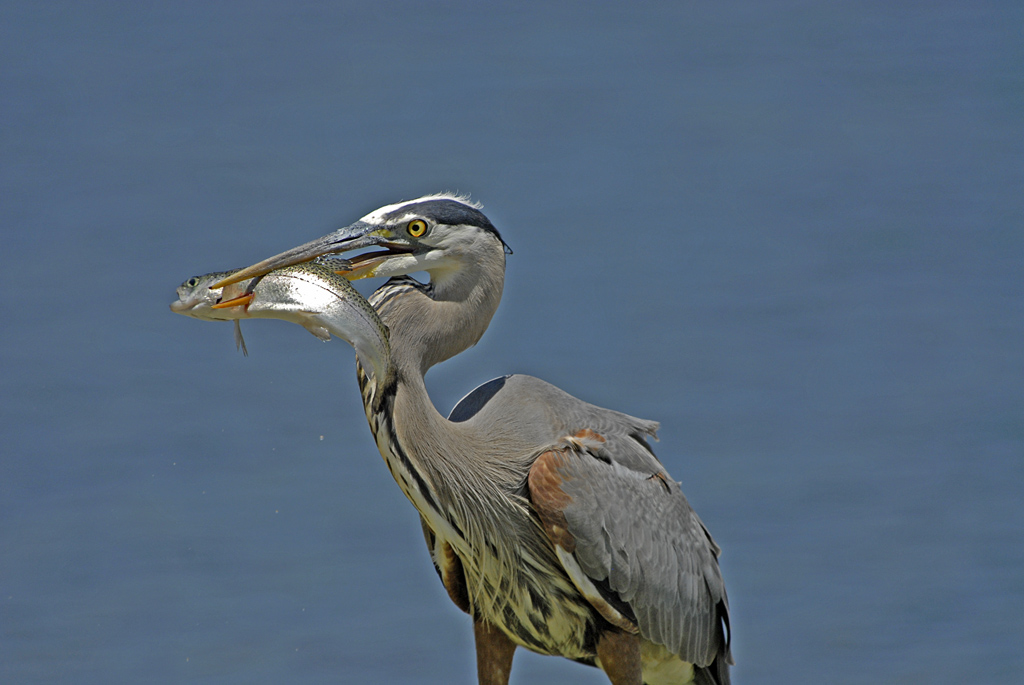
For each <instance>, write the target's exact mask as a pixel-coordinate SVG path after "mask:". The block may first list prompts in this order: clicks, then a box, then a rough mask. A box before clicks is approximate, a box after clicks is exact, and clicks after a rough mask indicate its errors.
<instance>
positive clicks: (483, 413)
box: [449, 375, 732, 666]
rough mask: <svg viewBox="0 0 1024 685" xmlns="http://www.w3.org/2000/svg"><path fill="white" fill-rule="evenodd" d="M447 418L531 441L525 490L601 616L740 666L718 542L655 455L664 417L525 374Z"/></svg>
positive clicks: (502, 381)
mask: <svg viewBox="0 0 1024 685" xmlns="http://www.w3.org/2000/svg"><path fill="white" fill-rule="evenodd" d="M449 419H450V420H451V421H454V422H457V423H463V422H464V423H467V424H470V425H472V424H477V425H479V426H481V427H486V426H488V425H496V424H503V425H505V426H506V427H507V428H508V431H507V432H508V433H509V434H512V435H515V436H516V438H517V439H518V440H522V445H524V446H525V445H532V446H533V447H532V450H533V454H534V455H536V459H535V460H534V461H532V466H531V467H530V474H529V478H528V488H529V497H530V499H531V501H532V502H533V504H534V507H535V509H537V511H538V513H539V515H540V517H541V519H542V522H543V523H544V526H545V530H546V531H547V533H548V537H549V538H550V539H551V541H552V543H553V544H555V546H556V550H557V549H558V548H559V547H560V548H561V549H562V551H561V552H560V553H559V558H560V559H561V560H562V563H563V566H565V567H566V572H567V573H568V574H569V575H570V577H572V578H573V580H574V582H577V585H578V586H579V585H588V586H589V587H588V588H585V589H584V588H581V592H582V593H583V594H584V596H586V597H587V599H588V600H590V601H591V603H593V604H594V605H595V608H597V609H598V611H600V612H601V613H602V614H603V615H604V616H605V618H608V619H609V620H610V622H611V623H613V624H615V625H618V626H620V627H622V628H624V629H627V630H628V629H629V627H630V624H635V626H636V627H637V628H639V632H640V633H641V635H642V636H643V637H644V638H646V639H648V640H651V641H653V642H657V643H659V644H662V645H665V646H666V647H668V648H669V649H670V650H671V651H672V652H673V653H675V654H678V655H679V656H680V657H682V658H683V659H684V660H686V661H689V662H690V663H694V664H697V665H698V666H708V665H709V664H711V663H712V662H713V661H714V660H715V659H716V658H717V657H721V658H722V662H724V663H731V662H732V659H731V657H730V655H729V644H728V642H729V639H728V635H727V632H728V621H729V617H728V611H729V610H728V599H727V597H726V593H725V584H724V582H723V581H722V576H721V573H720V571H719V568H718V560H717V557H718V553H719V548H718V546H717V545H716V544H715V542H714V541H713V540H712V538H711V535H710V534H709V533H708V531H707V529H706V528H705V527H704V524H703V523H701V521H700V519H699V518H698V517H697V514H696V513H695V512H694V511H693V509H692V508H691V507H690V505H689V503H688V502H687V501H686V497H684V496H683V493H682V491H681V489H680V487H679V483H677V482H676V481H674V480H672V479H671V478H670V477H669V476H668V473H667V472H666V471H665V468H664V467H663V466H662V465H661V463H660V462H659V461H658V459H657V458H656V457H655V456H654V453H653V452H652V451H651V449H650V447H649V445H648V443H647V440H646V437H648V436H649V437H652V438H655V437H656V431H657V428H658V424H657V423H656V422H654V421H645V420H643V419H638V418H635V417H632V416H629V415H627V414H623V413H620V412H616V411H612V410H609V409H604V408H602V407H597V406H595V405H592V404H588V403H586V402H583V401H582V400H579V399H577V398H575V397H573V396H572V395H569V394H568V393H566V392H564V391H562V390H560V389H558V388H556V387H555V386H553V385H551V384H549V383H546V382H545V381H542V380H540V379H537V378H533V377H531V376H522V375H512V376H503V377H500V378H495V379H494V380H492V381H489V382H487V383H484V384H483V385H481V386H479V387H478V388H477V389H475V390H473V391H472V392H471V393H469V394H468V395H467V396H466V397H464V398H463V399H462V400H461V401H459V403H458V404H457V405H456V406H455V408H454V409H453V410H452V412H451V415H450V416H449ZM509 447H511V446H509ZM515 451H516V450H514V449H512V450H511V452H515ZM574 566H575V568H573V567H574ZM574 574H575V576H576V577H574ZM584 590H586V591H584Z"/></svg>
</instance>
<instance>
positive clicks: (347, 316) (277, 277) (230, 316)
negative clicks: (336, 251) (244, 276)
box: [171, 257, 391, 378]
mask: <svg viewBox="0 0 1024 685" xmlns="http://www.w3.org/2000/svg"><path fill="white" fill-rule="evenodd" d="M350 266H351V262H349V261H348V260H347V259H339V258H335V257H327V258H319V259H317V260H314V261H311V262H303V263H301V264H294V265H292V266H286V267H284V268H281V269H277V270H276V271H271V272H270V273H268V274H266V275H264V276H257V277H256V278H252V279H248V280H244V281H240V282H238V283H233V284H230V285H227V286H224V287H223V288H210V285H212V284H214V283H216V282H217V281H219V280H221V279H223V278H227V277H229V276H231V275H232V274H234V273H236V272H237V271H239V269H235V270H234V271H217V272H213V273H208V274H203V275H202V276H193V277H192V278H189V279H188V280H187V281H185V282H184V283H182V284H181V285H180V286H178V289H177V295H178V299H177V300H176V301H174V302H172V303H171V311H172V312H175V313H176V314H182V315H184V316H188V317H191V318H193V319H199V320H200V321H233V322H234V323H235V344H236V346H238V347H239V349H241V350H242V351H243V352H244V353H247V350H246V348H245V340H244V339H243V338H242V333H241V327H240V325H239V324H240V322H241V320H242V319H281V320H283V321H291V322H292V323H297V324H299V325H300V326H302V327H303V328H305V329H306V330H307V331H309V332H310V333H312V334H313V335H314V336H316V337H317V338H319V339H320V340H325V341H326V340H330V339H331V334H332V333H333V334H334V335H335V336H336V337H338V338H341V339H342V340H345V341H346V342H347V343H349V344H350V345H352V347H354V348H355V350H356V354H357V355H358V356H359V358H360V360H361V361H363V362H364V363H366V364H369V365H370V367H371V368H373V369H374V371H375V372H376V373H377V374H378V376H379V377H381V378H383V377H385V376H387V375H389V374H390V360H391V349H390V342H389V337H390V336H389V331H388V329H387V326H386V325H385V324H384V322H382V321H381V320H380V317H378V316H377V312H376V310H375V309H374V308H373V306H372V305H371V304H370V303H369V302H367V301H366V298H364V297H363V296H362V295H360V294H359V292H358V291H357V290H356V289H355V288H353V287H352V284H351V283H349V282H348V280H347V279H346V278H345V277H344V276H343V275H341V274H342V273H344V272H347V271H350V270H351V269H350Z"/></svg>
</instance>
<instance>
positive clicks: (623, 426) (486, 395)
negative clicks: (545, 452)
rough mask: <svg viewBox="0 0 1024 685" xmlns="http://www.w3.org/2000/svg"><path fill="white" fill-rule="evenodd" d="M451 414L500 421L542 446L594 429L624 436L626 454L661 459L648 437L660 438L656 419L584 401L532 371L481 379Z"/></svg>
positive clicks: (484, 422)
mask: <svg viewBox="0 0 1024 685" xmlns="http://www.w3.org/2000/svg"><path fill="white" fill-rule="evenodd" d="M448 420H449V421H452V422H455V423H465V424H467V425H476V426H480V427H488V426H490V427H493V426H501V427H502V429H503V430H505V431H510V432H513V433H515V434H517V435H520V436H527V435H529V436H530V438H531V439H530V442H531V443H532V444H534V445H536V446H537V447H538V448H542V447H545V446H548V445H553V444H555V443H557V442H559V441H561V440H562V439H563V438H564V437H565V436H567V435H575V434H576V433H579V432H580V431H584V430H590V431H594V432H596V433H600V434H601V435H603V436H606V438H611V439H613V440H614V441H615V442H616V443H617V442H619V440H620V439H622V440H625V441H626V443H625V444H627V445H628V447H626V448H625V449H624V454H623V456H624V457H625V456H626V453H628V454H630V455H633V454H637V453H639V454H640V455H641V458H643V455H644V454H646V455H649V457H650V459H651V460H652V461H653V463H654V464H657V460H656V459H654V455H653V453H652V452H651V450H650V447H649V446H648V443H647V440H648V439H649V438H650V439H654V440H657V430H658V422H657V421H649V420H646V419H641V418H637V417H635V416H630V415H629V414H624V413H622V412H619V411H615V410H612V409H605V408H604V407H599V406H597V405H594V404H590V403H589V402H584V401H583V400H581V399H579V398H577V397H574V396H572V395H570V394H569V393H567V392H565V391H564V390H562V389H560V388H558V387H556V386H554V385H552V384H551V383H548V382H547V381H543V380H541V379H539V378H535V377H533V376H527V375H523V374H512V375H508V376H499V377H498V378H494V379H492V380H489V381H487V382H486V383H483V384H481V385H479V386H478V387H476V388H475V389H474V390H472V391H471V392H470V393H469V394H467V395H466V396H465V397H463V398H462V399H461V400H459V402H458V403H457V404H456V405H455V408H454V409H452V411H451V414H449V416H448ZM637 448H639V452H637ZM617 451H618V450H617Z"/></svg>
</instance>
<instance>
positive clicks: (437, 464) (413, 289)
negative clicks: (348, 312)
mask: <svg viewBox="0 0 1024 685" xmlns="http://www.w3.org/2000/svg"><path fill="white" fill-rule="evenodd" d="M495 259H496V260H497V259H500V260H501V261H500V263H491V264H488V263H486V262H483V263H480V262H477V263H474V264H467V265H465V266H464V268H461V269H458V270H455V272H454V274H452V275H451V276H449V277H447V278H440V279H437V278H435V279H434V280H433V281H432V282H431V284H430V285H423V284H420V283H418V282H416V281H414V280H412V279H410V278H404V277H403V278H395V279H392V280H390V281H389V282H388V283H386V284H385V285H384V286H382V287H381V288H380V289H378V290H377V291H376V292H375V293H374V294H373V295H372V296H371V297H370V302H371V304H373V306H374V307H375V308H376V309H377V311H378V313H379V315H380V318H381V320H382V321H384V323H385V324H387V326H388V328H389V329H390V332H391V334H390V338H391V362H392V366H393V369H394V378H395V380H394V383H393V384H391V385H390V386H389V387H388V388H387V389H386V390H385V391H384V393H383V396H382V397H381V399H382V400H383V401H382V402H381V403H380V405H379V406H378V407H376V408H374V407H373V404H375V403H374V402H372V401H371V398H370V394H369V393H368V392H367V388H368V383H367V378H366V375H365V372H364V371H363V370H362V369H360V372H359V373H360V384H361V385H362V386H363V389H364V392H363V397H364V404H365V405H366V411H367V419H368V420H369V421H370V427H371V430H372V431H373V432H374V435H375V437H376V439H377V446H378V448H379V449H380V451H381V455H382V456H383V457H384V459H385V461H386V462H387V464H388V468H389V469H390V470H391V472H392V475H393V476H394V477H395V480H396V481H397V482H398V484H399V486H400V487H401V488H402V490H403V491H404V492H405V494H406V496H407V497H409V499H410V500H411V501H412V502H413V504H414V505H415V506H416V508H417V509H419V510H420V513H421V515H423V517H424V519H425V520H427V522H428V524H429V525H431V526H432V527H434V526H435V525H437V526H441V527H443V526H446V525H449V524H450V525H452V526H454V529H453V530H452V532H453V534H455V535H456V537H459V538H464V539H467V540H472V539H473V538H475V537H478V535H477V534H475V533H476V531H473V530H469V528H472V527H475V526H477V525H478V521H480V510H481V509H482V510H485V511H487V510H491V511H493V510H494V509H495V508H496V507H502V506H505V504H506V503H505V501H504V499H503V495H502V494H501V491H502V490H504V491H507V490H508V489H512V487H513V482H514V481H515V480H516V479H520V480H521V474H518V475H517V474H516V472H515V469H513V468H510V465H509V464H504V463H502V462H501V460H496V459H494V458H493V455H490V454H489V453H488V452H487V451H486V447H485V445H486V444H487V443H486V442H485V441H484V440H483V439H482V438H483V436H478V435H475V434H473V432H472V431H473V429H472V428H470V427H469V426H467V425H465V424H455V423H452V422H450V421H448V420H447V419H445V418H444V417H443V416H441V415H440V414H439V413H438V411H437V409H436V408H435V407H434V405H433V403H432V402H431V400H430V396H429V395H428V393H427V389H426V384H425V383H424V378H423V376H424V374H425V373H426V371H427V369H429V368H430V367H431V366H433V365H434V364H436V363H438V362H441V361H444V360H445V359H448V358H450V357H452V356H454V355H456V354H458V353H459V352H462V351H463V350H465V349H467V348H468V347H470V346H472V345H473V344H475V343H476V341H477V340H479V339H480V336H481V335H483V333H484V331H485V330H486V329H487V324H488V323H489V322H490V320H491V317H492V316H493V315H494V312H495V310H496V309H497V306H498V303H499V301H500V299H501V290H502V285H503V279H504V254H503V253H502V252H500V250H499V251H498V252H497V254H496V255H495ZM489 446H490V447H493V445H489ZM470 509H472V510H473V515H470ZM484 516H486V514H484ZM439 532H440V531H439Z"/></svg>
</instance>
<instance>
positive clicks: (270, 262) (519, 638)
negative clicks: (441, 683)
mask: <svg viewBox="0 0 1024 685" xmlns="http://www.w3.org/2000/svg"><path fill="white" fill-rule="evenodd" d="M365 247H380V248H383V250H382V251H372V252H369V253H366V254H362V255H356V256H355V257H352V259H351V261H352V269H353V271H352V272H351V274H350V275H349V276H350V278H362V277H368V276H388V277H391V278H390V280H388V281H387V282H386V283H385V284H384V285H383V286H381V287H380V288H379V289H378V290H377V291H376V292H374V293H373V295H372V296H371V297H370V303H371V304H372V305H373V306H374V308H376V310H377V312H378V313H379V316H380V318H381V320H383V322H384V323H385V324H386V325H387V327H388V328H389V329H390V337H391V354H392V362H393V365H394V370H395V373H394V374H393V378H392V379H390V380H388V381H387V383H386V384H385V385H384V386H383V387H377V385H378V382H379V379H372V378H370V377H368V374H367V373H366V371H364V370H363V368H362V367H359V369H358V378H359V385H360V389H361V391H362V395H363V400H364V405H365V408H366V415H367V419H368V420H369V423H370V428H371V430H372V431H373V434H374V437H375V438H376V442H377V446H378V448H379V449H380V452H381V454H382V455H383V457H384V460H385V461H386V463H387V465H388V468H389V469H390V470H391V473H392V475H393V476H394V478H395V480H396V481H397V482H398V485H399V486H400V487H401V489H402V491H403V492H404V493H405V494H406V496H407V497H408V498H409V500H410V501H411V502H412V503H413V505H414V506H415V507H416V509H417V510H418V511H419V513H420V517H421V522H422V524H423V532H424V536H425V538H426V542H427V546H428V548H429V549H430V555H431V557H432V559H433V561H434V565H435V566H436V567H437V571H438V574H439V575H440V577H441V580H442V582H443V583H444V587H445V589H446V590H447V592H448V595H449V596H450V597H451V599H452V601H453V602H455V604H456V605H457V606H458V607H459V608H460V609H462V610H463V611H465V612H467V613H469V614H470V615H471V616H472V618H473V630H474V635H475V639H476V653H477V670H478V677H479V682H480V683H482V684H486V685H499V684H500V685H505V684H506V683H507V682H508V678H509V672H510V669H511V666H512V655H513V652H514V651H515V649H516V647H517V646H522V647H526V648H527V649H530V650H532V651H535V652H540V653H542V654H553V655H561V656H564V657H567V658H569V659H574V660H577V661H581V662H584V663H588V664H591V665H596V666H599V667H600V668H602V669H603V670H604V671H605V673H606V674H607V675H608V678H609V679H610V680H611V682H612V683H614V684H615V685H640V684H641V683H647V684H648V685H662V684H667V683H686V682H690V681H691V680H692V681H693V682H698V683H718V684H719V685H723V684H725V683H728V682H729V667H728V664H730V663H732V657H731V653H730V646H729V644H730V635H729V607H728V599H727V597H726V592H725V584H724V582H723V580H722V576H721V573H720V571H719V567H718V560H717V558H718V554H719V547H718V545H716V544H715V542H714V540H712V538H711V534H710V533H709V532H708V530H707V528H706V527H705V526H704V524H703V523H702V522H701V521H700V519H699V518H698V517H697V514H696V513H695V512H694V511H693V509H692V508H691V507H690V505H689V504H688V503H687V501H686V498H685V497H684V496H683V493H682V491H681V490H680V487H679V483H677V482H676V481H674V480H672V478H670V477H669V475H668V473H667V472H666V471H665V468H664V467H663V466H662V464H661V463H660V462H659V461H658V459H657V458H656V457H655V456H654V453H653V452H652V451H651V448H650V445H649V444H648V440H647V439H648V438H649V437H654V436H655V431H656V430H657V428H658V424H657V423H656V422H653V421H645V420H643V419H638V418H634V417H632V416H628V415H626V414H622V413H620V412H616V411H612V410H609V409H603V408H600V407H597V406H594V405H592V404H588V403H586V402H583V401H582V400H579V399H576V398H575V397H572V396H571V395H569V394H567V393H565V392H563V391H562V390H559V389H558V388H556V387H554V386H552V385H550V384H548V383H546V382H544V381H542V380H539V379H537V378H533V377H530V376H523V375H512V376H505V377H501V378H496V379H494V380H492V381H489V382H487V383H484V384H483V385H481V386H480V387H478V388H476V389H475V390H473V391H472V392H470V393H469V394H468V395H466V397H464V398H463V399H462V400H461V401H459V403H458V404H457V405H456V407H455V408H454V409H453V410H452V412H451V414H450V415H449V417H448V418H447V419H445V418H444V417H443V416H441V415H440V414H438V412H437V411H436V410H435V408H434V405H433V403H432V402H431V401H430V398H429V397H428V395H427V390H426V386H425V384H424V379H423V377H424V374H425V373H426V371H427V370H428V369H429V368H430V367H431V366H433V365H434V364H437V363H439V362H442V361H444V360H446V359H449V358H450V357H452V356H454V355H456V354H458V353H460V352H462V351H463V350H465V349H467V348H469V347H471V346H472V345H474V344H476V342H477V341H478V340H479V339H480V336H481V335H483V333H484V331H485V330H486V328H487V325H488V324H489V323H490V320H491V317H492V316H493V315H494V312H495V310H496V309H497V307H498V302H499V300H500V299H501V293H502V286H503V282H504V276H505V246H504V241H503V240H502V239H501V236H500V235H499V233H498V231H497V229H495V227H494V226H493V225H492V224H491V222H490V221H489V220H488V219H487V217H486V216H484V214H483V213H482V212H481V211H480V210H479V208H478V207H476V206H474V205H473V204H470V203H469V202H468V201H466V200H465V199H463V198H460V197H457V196H451V195H435V196H427V197H422V198H419V199H416V200H412V201H408V202H400V203H397V204H392V205H388V206H385V207H381V208H380V209H378V210H376V211H374V212H371V213H370V214H367V215H366V216H364V217H363V218H362V219H360V220H359V221H357V222H355V223H354V224H352V225H351V226H348V227H346V228H343V229H340V230H338V231H335V232H333V233H331V234H329V235H326V236H324V237H322V238H319V239H317V240H314V241H312V242H309V243H306V244H304V245H301V246H299V247H296V248H293V249H291V250H288V251H287V252H284V253H282V254H280V255H277V256H276V257H271V258H269V259H267V260H264V261H262V262H260V263H259V264H255V265H253V266H251V267H249V268H247V269H243V270H242V271H239V272H237V273H235V274H234V275H233V276H232V277H231V278H230V279H224V280H222V281H220V282H218V283H216V284H214V286H213V287H218V286H223V285H225V284H227V283H232V282H238V281H241V280H243V279H245V278H250V277H253V276H258V275H261V274H265V273H268V272H270V271H271V270H274V269H277V268H280V267H283V266H286V265H290V264H295V263H299V262H303V261H308V260H311V259H313V258H315V257H317V256H319V255H323V254H328V253H341V252H348V251H351V250H355V249H358V248H365ZM419 271H425V272H427V273H429V274H430V282H429V283H427V284H422V283H420V282H418V281H416V280H414V279H412V278H410V277H408V274H411V273H413V272H419ZM567 334H571V333H567ZM370 376H372V372H371V374H370Z"/></svg>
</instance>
